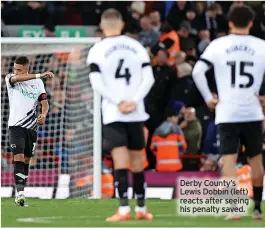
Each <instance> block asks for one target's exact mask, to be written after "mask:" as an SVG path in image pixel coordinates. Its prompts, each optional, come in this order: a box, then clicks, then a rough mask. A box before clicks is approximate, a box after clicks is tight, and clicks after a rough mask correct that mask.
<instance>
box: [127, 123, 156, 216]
mask: <svg viewBox="0 0 265 228" xmlns="http://www.w3.org/2000/svg"><path fill="white" fill-rule="evenodd" d="M126 130H127V134H128V136H129V138H128V149H129V153H130V164H131V171H132V176H133V191H134V193H135V196H136V200H137V206H136V208H135V212H136V219H146V220H152V219H153V215H152V214H151V213H149V212H148V211H147V209H146V205H145V190H146V183H145V176H144V168H143V157H142V150H143V149H144V148H145V138H144V124H143V123H142V122H134V123H128V124H127V129H126Z"/></svg>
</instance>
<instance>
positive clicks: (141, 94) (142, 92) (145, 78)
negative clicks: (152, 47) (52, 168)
mask: <svg viewBox="0 0 265 228" xmlns="http://www.w3.org/2000/svg"><path fill="white" fill-rule="evenodd" d="M142 58H143V64H142V83H141V84H140V86H139V88H138V89H137V91H136V93H135V95H134V97H133V101H135V102H136V103H137V102H139V101H141V100H143V99H144V98H145V96H146V95H147V94H148V93H149V91H150V89H151V88H152V86H153V84H154V82H155V79H154V74H153V70H152V67H151V64H150V58H149V56H148V53H147V51H146V50H145V49H143V51H142Z"/></svg>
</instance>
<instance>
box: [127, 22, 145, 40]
mask: <svg viewBox="0 0 265 228" xmlns="http://www.w3.org/2000/svg"><path fill="white" fill-rule="evenodd" d="M140 32H141V27H140V25H139V24H138V22H137V21H136V20H132V21H130V22H127V23H126V25H125V28H124V33H125V35H127V36H129V37H131V38H133V39H136V40H139V33H140Z"/></svg>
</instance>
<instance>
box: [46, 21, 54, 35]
mask: <svg viewBox="0 0 265 228" xmlns="http://www.w3.org/2000/svg"><path fill="white" fill-rule="evenodd" d="M44 36H45V37H54V36H55V26H54V25H53V24H46V25H45V26H44Z"/></svg>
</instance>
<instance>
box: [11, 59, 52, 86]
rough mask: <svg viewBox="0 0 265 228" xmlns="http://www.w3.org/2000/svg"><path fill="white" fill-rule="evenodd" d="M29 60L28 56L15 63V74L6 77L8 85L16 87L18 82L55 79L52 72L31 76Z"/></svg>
mask: <svg viewBox="0 0 265 228" xmlns="http://www.w3.org/2000/svg"><path fill="white" fill-rule="evenodd" d="M28 72H29V60H28V58H27V57H26V56H19V57H17V58H16V60H15V63H14V74H9V75H7V77H6V83H7V84H8V85H9V86H11V87H14V86H15V83H16V82H23V81H28V80H32V79H36V78H53V77H54V75H53V73H52V72H45V73H41V74H29V73H28Z"/></svg>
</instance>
